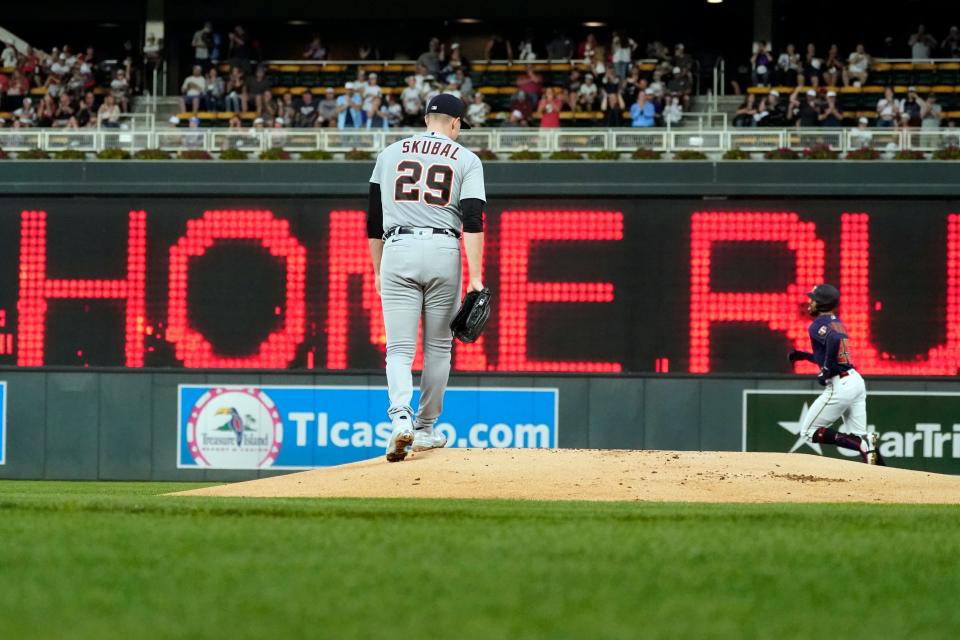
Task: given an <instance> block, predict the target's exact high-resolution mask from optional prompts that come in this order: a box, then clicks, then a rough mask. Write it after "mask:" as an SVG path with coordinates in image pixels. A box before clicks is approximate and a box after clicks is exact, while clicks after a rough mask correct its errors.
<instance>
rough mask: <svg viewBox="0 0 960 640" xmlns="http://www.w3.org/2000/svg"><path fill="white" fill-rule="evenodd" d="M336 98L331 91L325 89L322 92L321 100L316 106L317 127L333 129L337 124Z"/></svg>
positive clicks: (328, 88)
mask: <svg viewBox="0 0 960 640" xmlns="http://www.w3.org/2000/svg"><path fill="white" fill-rule="evenodd" d="M338 114H339V111H338V109H337V96H336V94H335V93H334V92H333V89H332V88H330V87H327V88H326V89H325V90H324V92H323V100H321V101H320V104H318V105H317V122H316V124H315V125H314V126H317V127H333V126H334V125H336V123H337V115H338Z"/></svg>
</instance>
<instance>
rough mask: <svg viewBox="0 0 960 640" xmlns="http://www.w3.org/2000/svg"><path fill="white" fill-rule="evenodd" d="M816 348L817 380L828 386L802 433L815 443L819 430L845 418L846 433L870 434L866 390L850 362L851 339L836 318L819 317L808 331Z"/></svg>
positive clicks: (815, 404)
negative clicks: (818, 371) (849, 342)
mask: <svg viewBox="0 0 960 640" xmlns="http://www.w3.org/2000/svg"><path fill="white" fill-rule="evenodd" d="M808 333H809V334H810V342H811V343H812V345H813V354H811V355H812V358H811V359H810V361H811V362H813V363H814V364H816V365H817V366H819V367H820V375H819V376H818V380H820V382H821V384H824V385H826V389H824V390H823V393H822V394H820V397H819V398H817V399H816V401H814V403H813V406H811V407H810V410H809V411H808V412H807V415H806V419H805V420H804V422H803V425H801V431H800V433H801V434H802V435H803V436H804V437H805V438H806V439H807V440H813V437H814V434H816V431H817V429H819V428H820V427H829V426H830V425H832V424H833V423H834V422H836V421H837V420H838V419H843V424H844V425H845V426H846V427H847V428H846V429H845V431H847V432H849V433H852V434H853V435H856V436H861V437H862V436H864V435H865V434H866V433H867V389H866V387H865V386H864V384H863V378H861V377H860V374H859V373H857V370H856V369H854V368H853V363H851V362H850V349H849V345H848V341H849V339H850V338H849V336H848V335H847V330H846V329H845V328H844V326H843V323H842V322H840V319H839V318H837V316H835V315H832V314H831V315H821V316H818V317H817V318H816V319H815V320H814V321H813V322H812V323H810V328H809V329H808Z"/></svg>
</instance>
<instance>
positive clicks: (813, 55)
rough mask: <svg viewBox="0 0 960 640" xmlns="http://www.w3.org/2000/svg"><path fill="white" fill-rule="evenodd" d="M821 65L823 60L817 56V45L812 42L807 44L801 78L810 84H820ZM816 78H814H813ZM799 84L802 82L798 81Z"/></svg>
mask: <svg viewBox="0 0 960 640" xmlns="http://www.w3.org/2000/svg"><path fill="white" fill-rule="evenodd" d="M822 66H823V60H822V59H821V58H819V57H817V47H816V45H814V44H813V43H812V42H811V43H809V44H808V45H807V54H806V56H805V57H804V60H803V78H804V81H805V82H809V83H810V84H811V85H812V86H819V84H820V68H821V67H822ZM814 78H816V80H814ZM798 84H800V85H801V86H802V85H803V82H798Z"/></svg>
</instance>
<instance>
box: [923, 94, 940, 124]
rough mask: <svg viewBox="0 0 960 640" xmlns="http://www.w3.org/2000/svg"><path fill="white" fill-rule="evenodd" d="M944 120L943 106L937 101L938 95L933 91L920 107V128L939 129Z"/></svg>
mask: <svg viewBox="0 0 960 640" xmlns="http://www.w3.org/2000/svg"><path fill="white" fill-rule="evenodd" d="M942 121H943V107H942V106H940V105H939V104H938V103H937V96H936V95H935V94H933V93H931V94H929V95H928V96H927V99H926V100H925V101H924V104H923V107H922V108H921V109H920V128H921V129H924V130H929V129H939V128H940V123H941V122H942Z"/></svg>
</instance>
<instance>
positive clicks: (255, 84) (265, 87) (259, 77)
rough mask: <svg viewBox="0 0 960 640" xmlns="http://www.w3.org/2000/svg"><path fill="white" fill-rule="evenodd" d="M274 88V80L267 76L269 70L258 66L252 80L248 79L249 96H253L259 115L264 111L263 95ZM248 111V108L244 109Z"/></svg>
mask: <svg viewBox="0 0 960 640" xmlns="http://www.w3.org/2000/svg"><path fill="white" fill-rule="evenodd" d="M272 88H273V81H272V79H271V78H270V77H269V76H267V68H266V67H265V66H264V65H262V64H261V65H258V66H257V70H256V71H255V72H254V74H253V77H252V78H247V95H251V96H253V101H254V104H253V107H254V110H255V111H256V112H257V113H261V112H262V111H263V108H264V107H263V104H262V101H263V94H264V92H266V91H269V90H270V89H272ZM244 111H246V108H244Z"/></svg>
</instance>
